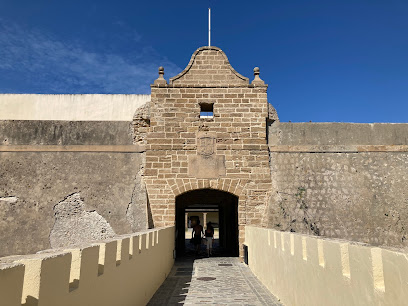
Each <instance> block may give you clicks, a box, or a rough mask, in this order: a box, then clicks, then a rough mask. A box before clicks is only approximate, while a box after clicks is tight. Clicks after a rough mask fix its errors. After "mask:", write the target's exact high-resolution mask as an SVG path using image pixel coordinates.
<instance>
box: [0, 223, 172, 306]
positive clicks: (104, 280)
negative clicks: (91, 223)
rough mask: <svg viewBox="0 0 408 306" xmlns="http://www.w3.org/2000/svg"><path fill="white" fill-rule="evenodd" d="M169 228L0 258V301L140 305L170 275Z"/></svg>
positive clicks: (41, 305) (148, 298)
mask: <svg viewBox="0 0 408 306" xmlns="http://www.w3.org/2000/svg"><path fill="white" fill-rule="evenodd" d="M173 250H174V228H173V227H168V228H160V229H155V230H152V231H149V232H146V233H138V234H131V235H124V236H121V237H120V238H119V239H114V240H109V241H104V242H101V243H94V244H91V245H88V246H84V247H81V248H75V249H67V250H46V251H43V252H40V253H37V254H34V255H25V256H10V257H4V258H1V259H0V296H1V304H2V305H8V306H13V305H38V306H45V305H50V306H51V305H61V306H62V305H142V304H146V303H147V302H148V301H149V300H150V298H151V297H152V296H153V294H154V293H155V291H156V290H157V289H158V288H159V287H160V285H161V284H162V282H163V281H164V280H165V279H166V277H167V275H168V274H169V272H170V270H171V268H172V266H173V263H174V259H173Z"/></svg>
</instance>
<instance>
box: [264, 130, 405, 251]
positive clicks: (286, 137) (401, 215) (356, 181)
mask: <svg viewBox="0 0 408 306" xmlns="http://www.w3.org/2000/svg"><path fill="white" fill-rule="evenodd" d="M269 149H270V166H271V175H272V180H273V190H272V191H273V192H272V197H271V202H270V211H269V227H272V228H275V229H279V230H284V231H294V232H298V233H305V234H312V235H320V236H325V237H331V238H341V239H348V240H353V241H360V242H365V243H369V244H371V245H381V246H391V247H398V248H404V247H407V246H408V243H407V241H408V210H407V205H408V191H407V190H408V182H407V173H408V124H348V123H274V124H272V125H271V126H270V127H269Z"/></svg>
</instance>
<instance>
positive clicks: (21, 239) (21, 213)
mask: <svg viewBox="0 0 408 306" xmlns="http://www.w3.org/2000/svg"><path fill="white" fill-rule="evenodd" d="M130 126H131V125H130V123H129V122H105V123H103V122H61V121H46V122H44V121H3V122H0V137H1V138H0V139H3V142H2V143H1V145H0V256H7V255H12V254H28V253H33V252H37V251H40V250H44V249H47V248H50V247H55V246H58V247H62V246H64V247H66V246H68V245H78V244H80V243H82V244H83V243H87V242H90V241H95V240H100V239H104V238H109V237H112V236H114V235H121V234H125V233H131V232H135V231H138V230H145V229H146V228H147V227H148V224H147V198H146V190H145V186H144V182H143V179H142V172H143V165H144V159H145V157H144V153H143V150H142V149H141V148H140V147H138V146H135V145H132V134H131V132H130ZM5 139H7V141H4V140H5ZM101 148H102V149H101ZM117 148H118V149H117ZM123 148H125V149H123ZM129 148H130V149H129ZM52 241H53V243H51V242H52Z"/></svg>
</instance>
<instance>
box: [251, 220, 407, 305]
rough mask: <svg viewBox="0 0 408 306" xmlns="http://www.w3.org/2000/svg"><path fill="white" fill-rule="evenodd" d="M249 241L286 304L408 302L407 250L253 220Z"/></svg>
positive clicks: (262, 272)
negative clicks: (309, 233) (262, 224)
mask: <svg viewBox="0 0 408 306" xmlns="http://www.w3.org/2000/svg"><path fill="white" fill-rule="evenodd" d="M271 240H273V241H271ZM245 244H246V245H247V246H248V264H249V267H250V269H251V270H252V271H253V272H254V274H255V275H256V276H257V277H258V278H259V279H260V280H261V281H262V283H263V284H264V285H265V286H266V287H267V288H268V289H269V290H270V291H271V292H272V293H273V294H274V295H275V296H277V297H278V298H279V299H280V300H281V301H282V302H283V303H284V304H285V305H289V306H290V305H305V306H307V305H339V306H340V305H341V306H343V305H359V306H361V305H393V306H398V305H401V306H402V305H407V301H408V254H406V253H402V252H396V251H392V250H387V249H382V248H377V247H370V246H367V245H362V244H358V243H354V242H345V241H338V240H331V239H322V238H320V237H314V236H307V235H300V234H295V233H288V232H277V231H275V230H273V229H265V228H257V227H253V226H246V228H245Z"/></svg>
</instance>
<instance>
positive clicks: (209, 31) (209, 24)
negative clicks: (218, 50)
mask: <svg viewBox="0 0 408 306" xmlns="http://www.w3.org/2000/svg"><path fill="white" fill-rule="evenodd" d="M208 46H209V47H211V8H210V7H209V8H208Z"/></svg>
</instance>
